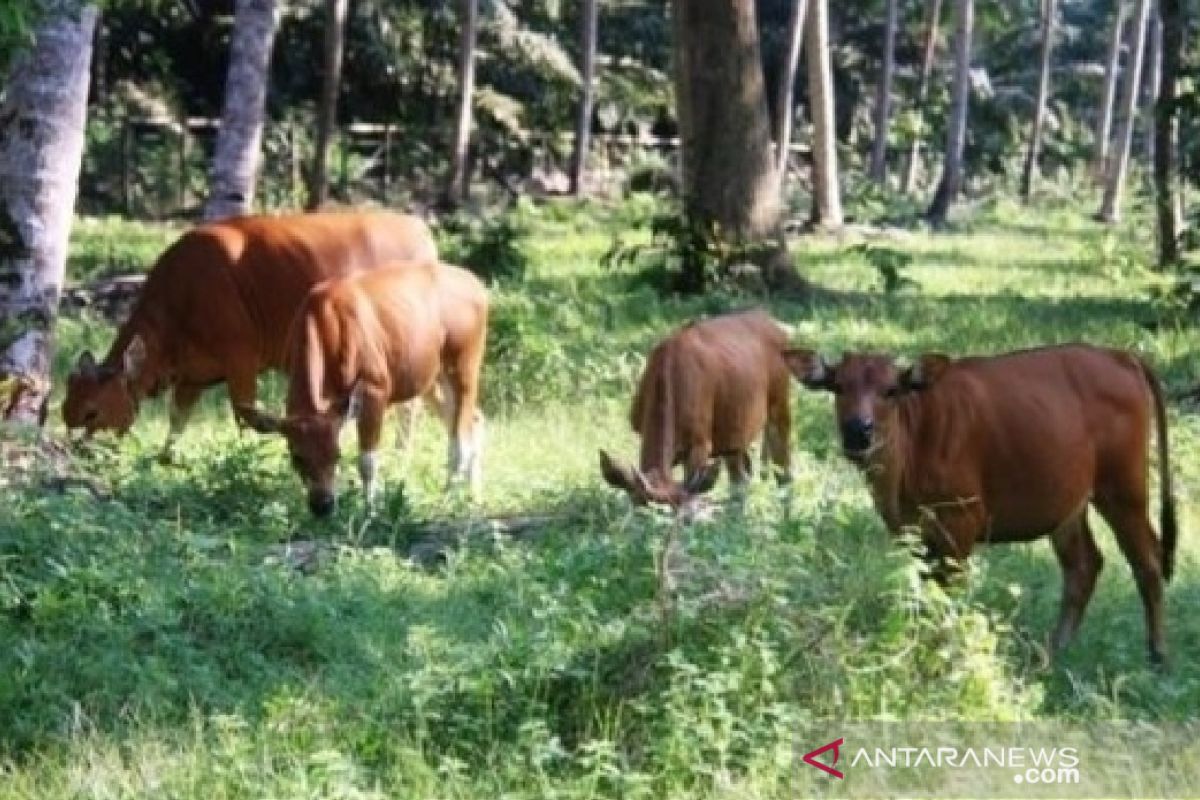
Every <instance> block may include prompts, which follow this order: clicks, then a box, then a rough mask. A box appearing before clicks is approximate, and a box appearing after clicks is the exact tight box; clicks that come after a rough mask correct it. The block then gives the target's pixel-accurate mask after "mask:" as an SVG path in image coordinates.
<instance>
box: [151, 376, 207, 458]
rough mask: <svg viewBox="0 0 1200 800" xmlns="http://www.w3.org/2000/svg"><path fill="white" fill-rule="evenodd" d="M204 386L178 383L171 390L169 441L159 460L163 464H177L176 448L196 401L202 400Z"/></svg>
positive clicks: (160, 453) (164, 445)
mask: <svg viewBox="0 0 1200 800" xmlns="http://www.w3.org/2000/svg"><path fill="white" fill-rule="evenodd" d="M203 391H204V386H202V385H201V384H198V383H177V384H175V385H174V386H173V387H172V388H171V409H170V412H169V414H168V420H169V422H168V426H169V427H168V429H167V439H166V441H165V442H163V447H162V450H161V451H160V452H159V454H158V460H159V462H160V463H162V464H173V463H175V447H176V445H177V444H178V443H179V437H180V436H182V435H183V430H184V428H186V427H187V424H188V420H189V419H191V417H192V410H193V409H194V408H195V407H196V401H197V400H199V399H200V395H201V393H202V392H203Z"/></svg>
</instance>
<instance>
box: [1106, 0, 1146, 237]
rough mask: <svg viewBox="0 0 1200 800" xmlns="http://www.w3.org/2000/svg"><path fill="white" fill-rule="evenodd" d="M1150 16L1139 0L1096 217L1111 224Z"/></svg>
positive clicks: (1115, 213) (1117, 206)
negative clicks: (1117, 115)
mask: <svg viewBox="0 0 1200 800" xmlns="http://www.w3.org/2000/svg"><path fill="white" fill-rule="evenodd" d="M1149 16H1150V0H1138V4H1137V10H1136V11H1135V12H1134V15H1133V24H1134V26H1135V27H1134V29H1133V48H1132V50H1131V51H1130V53H1129V65H1128V66H1127V67H1126V68H1125V80H1124V82H1123V83H1122V85H1121V102H1120V115H1121V116H1120V119H1119V120H1118V125H1117V138H1116V142H1115V143H1114V146H1115V147H1116V150H1115V152H1114V153H1113V155H1112V157H1111V158H1110V159H1109V161H1108V175H1107V176H1106V180H1105V184H1104V198H1103V200H1102V201H1101V203H1100V210H1099V211H1098V212H1097V213H1096V218H1097V219H1098V220H1100V221H1101V222H1107V223H1114V222H1117V221H1119V220H1120V218H1121V195H1122V194H1123V193H1124V191H1125V177H1126V174H1127V173H1128V169H1129V151H1130V148H1131V147H1132V143H1133V126H1134V123H1135V122H1136V120H1137V99H1138V88H1139V86H1140V85H1141V77H1142V56H1143V54H1144V53H1145V49H1146V21H1147V18H1148V17H1149Z"/></svg>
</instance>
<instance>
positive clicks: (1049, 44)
mask: <svg viewBox="0 0 1200 800" xmlns="http://www.w3.org/2000/svg"><path fill="white" fill-rule="evenodd" d="M1057 14H1058V3H1057V1H1056V0H1042V60H1041V67H1040V69H1039V70H1038V88H1037V98H1036V100H1035V101H1034V107H1033V129H1032V131H1030V134H1029V147H1028V148H1027V149H1026V150H1025V167H1024V169H1022V170H1021V198H1022V199H1023V200H1025V201H1026V202H1029V196H1030V195H1031V194H1032V193H1033V173H1034V172H1036V171H1037V168H1038V157H1039V156H1040V155H1041V152H1042V129H1043V128H1044V127H1045V124H1046V103H1047V102H1048V100H1049V97H1050V59H1051V55H1052V53H1053V51H1054V22H1055V17H1056V16H1057Z"/></svg>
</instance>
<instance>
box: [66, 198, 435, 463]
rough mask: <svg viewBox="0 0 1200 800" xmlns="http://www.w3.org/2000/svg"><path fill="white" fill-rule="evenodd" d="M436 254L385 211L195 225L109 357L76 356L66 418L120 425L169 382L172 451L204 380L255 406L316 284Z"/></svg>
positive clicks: (167, 449) (407, 220) (160, 269)
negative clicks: (263, 378)
mask: <svg viewBox="0 0 1200 800" xmlns="http://www.w3.org/2000/svg"><path fill="white" fill-rule="evenodd" d="M436 257H437V248H436V246H435V245H434V242H433V237H432V236H431V235H430V232H429V228H428V226H427V225H426V224H425V223H424V222H422V221H421V220H420V219H418V218H417V217H412V216H407V215H401V214H393V213H388V212H332V213H320V214H294V215H289V216H277V217H272V216H251V217H240V218H235V219H229V220H224V221H221V222H215V223H211V224H207V225H203V226H200V227H198V228H194V229H192V230H190V231H188V232H187V233H185V234H184V235H183V236H181V237H180V238H179V239H178V240H177V241H176V242H175V243H174V244H173V245H171V246H170V247H169V248H168V249H167V250H166V252H164V253H163V254H162V256H161V257H160V258H159V259H158V262H157V263H156V264H155V265H154V268H153V269H152V270H151V271H150V274H149V275H148V276H147V277H146V283H145V286H144V287H143V289H142V292H141V295H140V296H139V298H138V300H137V303H136V305H135V306H134V309H133V312H132V313H131V314H130V316H129V319H128V320H126V322H125V324H124V325H122V326H121V328H120V330H119V331H118V332H117V337H116V340H115V341H114V342H113V344H112V347H111V348H110V349H109V351H108V355H107V356H106V357H105V358H104V360H103V361H101V362H100V363H99V364H97V363H96V360H95V358H94V357H93V356H92V354H91V353H89V352H85V353H83V354H82V355H81V356H80V358H79V362H78V364H77V365H76V368H75V370H74V371H73V372H72V374H71V376H70V377H69V379H68V382H67V397H66V401H65V402H64V403H63V419H64V420H65V421H66V424H67V427H68V428H84V429H86V430H87V431H88V433H92V432H95V431H97V430H116V431H118V432H119V433H124V432H125V431H127V430H128V429H129V427H130V426H131V425H132V424H133V420H134V417H135V416H136V414H137V409H138V404H139V402H140V401H141V400H142V398H144V397H147V396H155V395H157V394H158V393H160V392H161V391H162V390H163V389H165V388H167V387H170V388H171V414H170V419H171V426H170V433H169V434H168V436H167V441H166V444H165V446H164V448H163V457H164V459H169V458H170V455H171V450H172V447H173V445H174V444H175V442H176V440H177V439H178V437H179V435H180V433H181V432H182V431H183V429H184V426H185V425H186V424H187V419H188V415H189V413H190V411H191V409H192V407H193V406H194V405H195V402H196V400H197V398H199V396H200V394H201V392H202V391H203V390H204V389H205V388H206V387H208V386H211V385H213V384H216V383H221V382H225V383H226V384H227V385H228V389H229V397H230V401H231V403H232V404H233V405H235V406H236V405H253V404H254V401H255V395H256V387H255V379H256V377H257V376H258V374H259V373H260V372H262V371H263V370H264V369H268V368H273V369H283V368H284V366H285V364H284V357H285V340H286V338H287V332H288V327H289V324H290V323H291V320H292V317H293V316H294V315H295V313H296V309H297V308H299V307H300V303H301V301H302V300H303V299H304V297H305V295H306V294H307V293H308V291H309V290H310V289H311V288H312V287H313V286H315V285H316V284H318V283H320V282H321V281H323V280H326V279H328V278H331V277H336V276H340V275H345V274H349V273H352V272H355V271H358V270H363V269H370V268H373V267H375V266H377V265H379V264H381V263H385V262H387V261H394V260H401V259H433V258H436Z"/></svg>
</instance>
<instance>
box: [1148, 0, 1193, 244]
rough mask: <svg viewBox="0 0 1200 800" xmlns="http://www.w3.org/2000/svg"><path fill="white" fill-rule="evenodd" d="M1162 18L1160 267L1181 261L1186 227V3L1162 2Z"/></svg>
mask: <svg viewBox="0 0 1200 800" xmlns="http://www.w3.org/2000/svg"><path fill="white" fill-rule="evenodd" d="M1159 15H1160V16H1161V18H1162V31H1163V40H1162V81H1161V83H1160V85H1159V92H1158V103H1157V104H1155V107H1154V138H1155V139H1156V140H1157V141H1156V142H1155V146H1154V186H1155V193H1154V208H1155V213H1156V216H1157V217H1158V265H1159V266H1160V267H1168V266H1171V265H1172V264H1175V263H1178V261H1179V237H1180V234H1181V233H1182V227H1183V213H1182V209H1181V208H1180V202H1181V201H1180V192H1179V185H1178V184H1179V181H1178V172H1179V164H1178V153H1177V151H1178V138H1179V110H1178V109H1177V108H1176V107H1175V102H1176V99H1177V97H1178V86H1177V83H1178V80H1179V72H1180V69H1181V66H1182V62H1183V42H1184V30H1185V25H1186V20H1185V19H1184V4H1183V0H1159Z"/></svg>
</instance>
